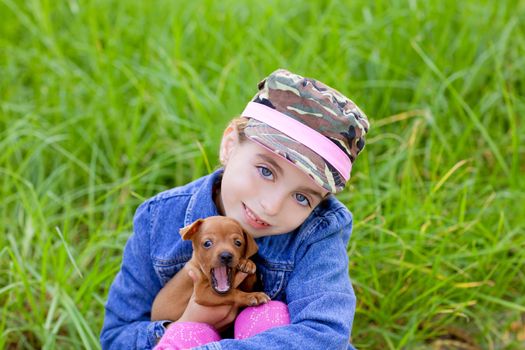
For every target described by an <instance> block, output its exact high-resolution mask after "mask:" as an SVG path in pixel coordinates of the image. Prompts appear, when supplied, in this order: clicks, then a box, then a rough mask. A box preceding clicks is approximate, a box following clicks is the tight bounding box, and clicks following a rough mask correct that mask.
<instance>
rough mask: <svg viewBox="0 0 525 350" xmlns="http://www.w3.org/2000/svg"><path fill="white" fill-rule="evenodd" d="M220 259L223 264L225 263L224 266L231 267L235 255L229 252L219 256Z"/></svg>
mask: <svg viewBox="0 0 525 350" xmlns="http://www.w3.org/2000/svg"><path fill="white" fill-rule="evenodd" d="M219 259H220V260H221V263H223V264H224V265H229V264H231V262H232V260H233V254H232V253H229V252H222V253H221V254H220V255H219Z"/></svg>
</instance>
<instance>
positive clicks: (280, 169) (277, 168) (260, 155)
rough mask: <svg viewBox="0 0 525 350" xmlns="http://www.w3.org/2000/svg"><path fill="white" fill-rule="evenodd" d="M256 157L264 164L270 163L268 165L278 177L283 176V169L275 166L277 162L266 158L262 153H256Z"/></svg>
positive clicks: (277, 165)
mask: <svg viewBox="0 0 525 350" xmlns="http://www.w3.org/2000/svg"><path fill="white" fill-rule="evenodd" d="M257 156H258V157H259V158H262V159H263V160H264V161H265V162H268V163H270V165H271V166H272V167H274V168H275V170H277V172H278V173H279V175H282V174H283V168H281V167H280V166H279V164H277V162H276V161H275V160H273V159H272V158H271V157H268V156H267V155H266V154H262V153H257Z"/></svg>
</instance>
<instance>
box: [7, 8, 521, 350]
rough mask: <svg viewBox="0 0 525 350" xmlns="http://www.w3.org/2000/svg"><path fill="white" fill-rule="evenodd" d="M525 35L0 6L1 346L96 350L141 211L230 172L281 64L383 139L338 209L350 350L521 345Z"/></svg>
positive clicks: (405, 24) (443, 22)
mask: <svg viewBox="0 0 525 350" xmlns="http://www.w3.org/2000/svg"><path fill="white" fill-rule="evenodd" d="M524 18H525V2H524V1H523V0H515V1H510V0H508V1H505V0H504V1H483V0H482V1H474V0H465V1H455V0H454V1H452V0H444V1H428V2H424V1H384V0H379V1H374V2H369V1H364V0H359V1H357V0H356V1H302V2H300V1H271V0H269V1H246V2H240V1H233V0H223V1H211V0H210V1H167V0H166V1H163V0H152V1H116V0H111V1H106V0H104V1H102V0H94V1H78V0H68V1H49V0H31V1H29V0H28V1H16V0H0V198H1V199H0V306H1V310H0V349H1V348H5V349H40V348H42V349H55V348H57V349H58V348H59V349H70V348H71V349H97V348H99V344H98V334H99V331H100V328H101V325H102V320H103V315H104V310H103V305H104V302H105V298H106V296H107V291H108V288H109V286H110V283H111V282H112V280H113V277H114V276H115V274H116V272H117V271H118V269H119V266H120V261H121V253H122V249H123V246H124V244H125V242H126V239H127V237H128V236H129V235H130V232H131V230H132V226H131V219H132V216H133V212H134V210H135V209H136V207H137V205H138V204H139V203H140V202H141V201H143V200H144V199H145V198H148V197H150V196H152V195H153V194H155V193H157V192H159V191H162V190H164V189H167V188H171V187H174V186H178V185H182V184H184V183H186V182H188V181H190V180H191V179H194V178H197V177H200V176H202V175H204V174H206V173H208V172H209V171H210V170H211V169H213V168H215V167H216V166H217V164H218V157H217V150H218V144H219V140H220V136H221V132H222V130H223V128H224V127H225V125H226V123H227V121H228V120H229V119H231V118H232V117H234V116H236V115H238V114H239V113H240V112H241V111H242V109H243V107H244V105H245V104H246V103H247V101H248V100H249V99H250V98H251V97H252V96H253V94H254V93H255V91H256V84H257V82H258V81H259V80H260V79H261V78H263V77H264V76H266V75H267V74H269V73H270V72H272V71H273V70H275V69H277V68H279V67H284V68H287V69H289V70H292V71H294V72H297V73H300V74H303V75H306V76H311V77H316V78H318V79H320V80H322V81H324V82H325V83H327V84H329V85H332V86H334V87H336V88H338V89H339V90H341V91H342V92H344V93H345V94H347V95H348V96H350V97H351V98H352V99H353V100H355V101H356V102H357V103H358V104H359V105H360V106H361V107H362V108H363V109H364V111H365V112H366V113H367V115H368V116H369V118H370V120H371V131H370V134H369V137H368V142H367V147H366V149H365V151H364V152H363V153H362V154H361V155H360V157H359V159H358V161H357V163H356V164H355V169H354V172H353V177H352V180H351V182H350V184H349V186H348V187H347V189H346V190H345V191H344V192H343V193H342V194H341V195H340V196H339V198H340V199H341V200H342V201H344V203H345V204H347V205H348V207H349V208H350V210H351V211H352V212H353V214H354V219H355V228H354V232H353V236H352V240H351V243H350V245H349V247H348V255H349V258H350V262H351V265H350V272H349V273H350V276H351V277H352V280H353V283H354V286H355V289H356V293H357V297H358V308H357V313H356V317H355V323H354V328H353V334H352V340H353V343H354V344H355V345H356V346H357V347H358V348H360V349H438V348H439V349H445V344H448V345H446V346H448V349H456V348H457V349H479V348H481V349H523V348H525V273H524V271H525V269H524V264H525V235H524V233H525V204H524V203H525V180H524V175H525V165H524V160H525V157H524V155H525V146H524V145H525V132H524V127H525V125H524V119H523V116H524V114H525V97H524V96H525V25H524V23H525V21H524ZM454 344H455V345H454ZM460 346H470V348H468V347H460Z"/></svg>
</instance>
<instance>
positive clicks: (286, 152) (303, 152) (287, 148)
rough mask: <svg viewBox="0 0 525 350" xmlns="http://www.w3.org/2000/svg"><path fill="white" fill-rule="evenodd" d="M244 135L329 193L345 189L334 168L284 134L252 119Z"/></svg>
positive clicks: (340, 177) (341, 178) (343, 181)
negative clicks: (302, 172)
mask: <svg viewBox="0 0 525 350" xmlns="http://www.w3.org/2000/svg"><path fill="white" fill-rule="evenodd" d="M244 133H245V135H246V136H247V137H248V138H249V139H251V140H253V141H255V142H257V143H259V144H260V145H262V146H264V147H265V148H267V149H269V150H270V151H272V152H274V153H275V154H277V155H279V156H281V157H283V158H284V159H286V160H288V161H290V162H291V163H292V164H294V165H295V166H296V167H298V168H299V169H300V170H302V171H304V172H305V173H306V174H307V175H308V176H310V177H311V178H312V179H313V180H314V181H315V182H316V183H317V184H318V185H319V186H321V187H322V188H324V189H326V190H327V191H329V192H331V193H336V192H340V191H341V190H342V189H343V188H344V185H345V180H344V179H343V177H342V176H341V175H340V174H339V172H337V170H336V169H335V168H334V167H332V166H331V165H330V164H329V163H327V162H326V161H325V160H324V159H323V158H322V157H321V156H319V155H318V154H317V153H316V152H314V151H313V150H311V149H310V148H308V147H306V146H305V145H303V144H302V143H300V142H297V141H295V140H294V139H292V138H290V137H289V136H287V135H286V134H284V133H283V132H281V131H279V130H277V129H275V128H272V127H271V126H269V125H268V124H265V123H263V122H260V121H258V120H255V119H252V118H250V120H249V121H248V124H247V125H246V128H245V130H244Z"/></svg>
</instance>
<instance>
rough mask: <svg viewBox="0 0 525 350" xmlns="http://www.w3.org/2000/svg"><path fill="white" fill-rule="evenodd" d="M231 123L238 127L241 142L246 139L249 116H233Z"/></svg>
mask: <svg viewBox="0 0 525 350" xmlns="http://www.w3.org/2000/svg"><path fill="white" fill-rule="evenodd" d="M230 124H231V125H233V126H235V128H236V129H237V136H238V137H239V142H244V141H246V139H247V137H246V134H245V133H244V129H246V126H247V125H248V118H243V117H237V118H233V119H232V121H231V122H230Z"/></svg>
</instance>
